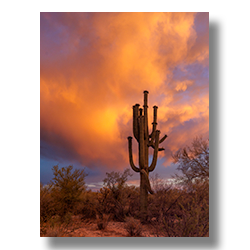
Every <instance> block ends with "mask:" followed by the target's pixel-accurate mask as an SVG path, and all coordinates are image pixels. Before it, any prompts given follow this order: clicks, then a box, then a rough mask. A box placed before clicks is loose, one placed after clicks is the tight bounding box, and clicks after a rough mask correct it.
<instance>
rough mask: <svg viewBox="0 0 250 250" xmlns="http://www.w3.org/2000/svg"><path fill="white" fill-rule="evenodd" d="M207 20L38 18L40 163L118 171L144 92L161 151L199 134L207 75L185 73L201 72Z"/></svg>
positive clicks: (204, 125) (171, 16)
mask: <svg viewBox="0 0 250 250" xmlns="http://www.w3.org/2000/svg"><path fill="white" fill-rule="evenodd" d="M206 15H207V14H203V15H202V14H196V13H41V80H40V91H41V110H40V114H41V156H42V157H46V158H51V159H65V160H67V161H77V162H79V163H80V164H82V165H83V166H87V167H89V168H101V167H106V168H107V169H109V168H110V169H122V168H124V167H125V166H127V165H128V152H127V139H126V138H127V136H129V135H132V121H131V118H132V105H134V104H135V103H138V102H139V103H141V104H142V93H143V91H144V90H148V91H149V122H151V120H152V112H153V111H152V106H153V105H154V104H156V105H158V106H159V129H161V131H162V134H163V133H167V134H169V133H170V134H171V136H173V137H171V136H170V135H169V138H168V139H167V140H166V141H165V142H164V146H165V147H167V148H166V149H167V152H171V151H172V150H175V149H176V148H178V147H179V146H180V145H182V144H183V143H184V142H187V141H188V139H187V138H190V137H191V136H193V135H195V134H196V133H203V134H206V133H207V131H208V115H209V114H208V106H209V103H208V76H206V75H201V73H199V74H197V75H195V74H194V73H192V72H196V71H197V67H198V68H199V70H198V71H199V72H203V71H204V70H206V69H207V68H208V63H207V62H208V39H207V37H208V30H207V31H205V32H204V29H206V27H207V26H208V18H207V16H206ZM200 22H202V23H203V25H204V27H203V29H202V27H200V26H197V25H198V24H199V23H200ZM198 28H199V29H200V30H201V31H199V32H198V31H197V29H198ZM199 34H200V35H199ZM190 72H191V73H190ZM187 129H188V131H187ZM168 143H169V144H168ZM170 143H171V144H170ZM134 148H135V145H134ZM162 154H163V155H162V157H164V153H162ZM167 154H168V153H167Z"/></svg>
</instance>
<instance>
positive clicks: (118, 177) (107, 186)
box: [97, 169, 131, 221]
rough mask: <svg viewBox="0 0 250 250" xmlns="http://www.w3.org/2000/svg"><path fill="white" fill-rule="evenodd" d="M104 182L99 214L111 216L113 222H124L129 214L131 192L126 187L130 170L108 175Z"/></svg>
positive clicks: (100, 196)
mask: <svg viewBox="0 0 250 250" xmlns="http://www.w3.org/2000/svg"><path fill="white" fill-rule="evenodd" d="M106 176H107V177H106V178H105V179H104V180H103V183H104V187H103V188H101V189H100V191H99V192H98V197H97V199H98V206H97V210H98V212H99V214H103V213H106V214H110V215H112V218H113V220H116V221H124V220H125V217H126V215H128V213H129V205H128V198H129V195H130V193H129V192H127V191H128V190H130V189H129V188H128V186H127V185H126V181H127V178H128V176H131V174H130V171H129V169H127V170H125V171H124V172H123V173H119V172H111V173H106Z"/></svg>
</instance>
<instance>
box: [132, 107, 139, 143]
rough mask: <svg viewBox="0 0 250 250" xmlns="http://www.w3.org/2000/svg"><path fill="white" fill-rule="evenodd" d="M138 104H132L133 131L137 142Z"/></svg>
mask: <svg viewBox="0 0 250 250" xmlns="http://www.w3.org/2000/svg"><path fill="white" fill-rule="evenodd" d="M139 106H140V105H139V104H135V105H134V106H133V133H134V137H135V139H136V140H137V141H138V142H139V131H138V129H139V127H138V114H139Z"/></svg>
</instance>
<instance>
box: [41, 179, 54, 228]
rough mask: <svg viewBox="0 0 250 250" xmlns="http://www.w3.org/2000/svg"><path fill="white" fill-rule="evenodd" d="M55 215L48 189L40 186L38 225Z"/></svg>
mask: <svg viewBox="0 0 250 250" xmlns="http://www.w3.org/2000/svg"><path fill="white" fill-rule="evenodd" d="M54 214H55V209H54V200H53V198H52V197H51V191H50V187H49V186H48V185H47V186H44V185H42V184H40V223H41V224H42V223H45V222H47V221H48V220H50V218H51V217H52V216H53V215H54Z"/></svg>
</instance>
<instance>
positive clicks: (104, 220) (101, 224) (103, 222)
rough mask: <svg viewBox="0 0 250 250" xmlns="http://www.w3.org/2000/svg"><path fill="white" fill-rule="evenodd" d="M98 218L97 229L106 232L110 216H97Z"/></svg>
mask: <svg viewBox="0 0 250 250" xmlns="http://www.w3.org/2000/svg"><path fill="white" fill-rule="evenodd" d="M96 218H97V227H98V229H99V230H104V229H105V228H106V227H107V226H108V223H109V222H108V219H109V215H107V214H101V215H98V214H97V215H96Z"/></svg>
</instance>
